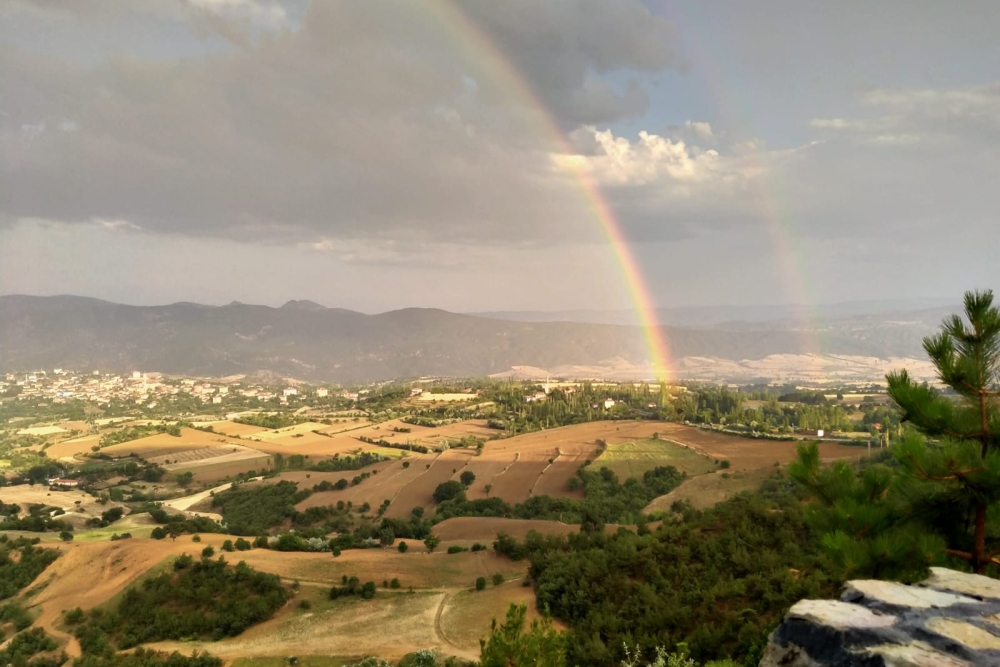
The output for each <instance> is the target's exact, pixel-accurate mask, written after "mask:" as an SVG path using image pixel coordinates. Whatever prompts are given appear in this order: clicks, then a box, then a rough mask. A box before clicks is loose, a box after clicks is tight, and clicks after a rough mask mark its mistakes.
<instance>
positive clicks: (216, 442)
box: [101, 428, 247, 458]
mask: <svg viewBox="0 0 1000 667" xmlns="http://www.w3.org/2000/svg"><path fill="white" fill-rule="evenodd" d="M246 444H247V443H245V442H240V441H239V440H232V439H229V438H226V437H225V436H223V435H219V434H218V433H206V432H205V431H198V430H196V429H192V428H184V429H181V435H180V437H176V436H172V435H169V434H167V433H158V434H157V435H150V436H147V437H145V438H139V439H138V440H130V441H128V442H123V443H121V444H117V445H111V446H110V447H105V448H103V449H102V450H101V451H102V452H103V453H105V454H110V455H112V456H129V455H130V454H137V455H138V456H141V457H142V458H149V457H157V456H166V455H168V454H177V453H179V452H186V451H190V450H192V449H202V448H205V447H225V446H230V447H231V446H233V445H237V446H240V445H246Z"/></svg>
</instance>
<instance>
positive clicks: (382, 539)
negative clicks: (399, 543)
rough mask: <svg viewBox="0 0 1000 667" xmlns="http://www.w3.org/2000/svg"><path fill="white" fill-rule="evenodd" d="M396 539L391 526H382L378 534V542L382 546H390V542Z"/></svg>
mask: <svg viewBox="0 0 1000 667" xmlns="http://www.w3.org/2000/svg"><path fill="white" fill-rule="evenodd" d="M395 541H396V535H395V534H394V533H393V532H392V528H383V529H382V530H381V531H379V534H378V543H379V544H381V545H382V546H383V547H391V546H392V543H393V542H395Z"/></svg>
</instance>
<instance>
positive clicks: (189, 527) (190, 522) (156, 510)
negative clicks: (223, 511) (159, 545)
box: [132, 503, 227, 540]
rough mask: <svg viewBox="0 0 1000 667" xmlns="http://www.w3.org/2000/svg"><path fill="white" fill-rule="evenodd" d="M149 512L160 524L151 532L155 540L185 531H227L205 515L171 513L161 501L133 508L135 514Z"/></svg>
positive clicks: (174, 535) (181, 533)
mask: <svg viewBox="0 0 1000 667" xmlns="http://www.w3.org/2000/svg"><path fill="white" fill-rule="evenodd" d="M140 512H149V516H150V517H152V519H153V521H155V522H156V523H158V524H160V525H159V526H157V527H156V528H154V529H153V532H152V533H151V534H150V537H152V538H153V539H155V540H162V539H163V538H165V537H168V536H169V537H177V536H178V535H183V534H184V533H225V532H227V531H226V529H225V528H223V527H222V526H221V525H220V524H218V523H217V522H215V521H213V520H212V519H209V518H208V517H204V516H193V517H191V518H187V517H186V516H184V515H183V514H170V513H169V512H168V511H167V510H165V509H163V507H162V506H161V505H160V504H159V503H146V504H144V505H140V506H139V507H137V508H135V509H134V510H132V513H133V514H138V513H140Z"/></svg>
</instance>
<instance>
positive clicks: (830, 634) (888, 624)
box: [760, 568, 1000, 667]
mask: <svg viewBox="0 0 1000 667" xmlns="http://www.w3.org/2000/svg"><path fill="white" fill-rule="evenodd" d="M987 666H989V667H997V666H1000V581H997V580H995V579H990V578H988V577H983V576H980V575H975V574H966V573H963V572H956V571H954V570H948V569H945V568H931V576H930V577H929V578H927V579H926V580H924V581H922V582H920V583H919V584H915V585H912V586H907V585H904V584H900V583H896V582H890V581H877V580H870V579H869V580H859V581H850V582H848V583H847V585H846V586H845V587H844V593H843V595H842V596H841V599H840V600H801V601H799V602H797V603H796V604H795V605H794V606H793V607H792V608H791V609H790V610H789V611H788V614H787V615H786V616H785V620H784V621H783V622H782V623H781V625H779V626H778V628H777V629H776V630H775V631H774V632H773V633H772V634H771V637H770V640H769V642H768V646H767V649H766V651H765V653H764V658H763V659H762V660H761V662H760V667H987Z"/></svg>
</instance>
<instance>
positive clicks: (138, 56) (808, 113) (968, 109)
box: [0, 0, 1000, 312]
mask: <svg viewBox="0 0 1000 667" xmlns="http://www.w3.org/2000/svg"><path fill="white" fill-rule="evenodd" d="M997 35H1000V11H998V9H997V6H996V0H982V1H977V0H958V1H956V2H948V3H945V2H940V1H938V0H932V1H923V0H880V1H879V2H860V1H857V2H855V1H844V2H829V1H828V0H819V1H810V0H767V1H766V2H758V3H751V2H745V1H744V0H690V1H684V2H670V1H662V2H661V1H653V0H650V1H648V2H642V1H640V0H503V1H502V2H493V1H489V2H486V1H483V0H396V1H390V0H344V1H341V0H322V1H320V0H316V1H315V2H306V1H305V0H302V1H292V0H289V1H287V2H277V1H275V0H144V1H143V2H136V1H135V0H72V1H71V2H60V1H58V0H0V293H28V294H59V293H71V294H82V295H87V296H95V297H100V298H105V299H110V300H114V301H120V302H125V303H134V304H154V303H168V302H174V301H181V300H187V301H197V302H202V303H215V304H222V303H227V302H229V301H232V300H239V301H244V302H251V303H267V304H273V305H278V304H280V303H282V302H284V301H285V300H288V299H312V300H315V301H318V302H320V303H322V304H324V305H327V306H337V307H345V308H352V309H357V310H361V311H365V312H379V311H383V310H388V309H392V308H398V307H404V306H435V307H442V308H447V309H450V310H461V311H480V310H501V309H519V310H527V309H537V310H563V309H572V308H621V307H628V306H629V304H630V300H629V293H628V290H627V286H626V285H625V282H624V280H623V277H622V275H623V274H622V271H621V268H620V266H619V265H618V263H617V260H616V259H615V254H614V251H613V249H612V247H611V246H610V245H609V242H608V236H607V234H606V232H605V231H604V229H603V227H602V223H601V221H600V219H599V218H598V217H597V216H596V214H595V209H594V206H593V205H592V202H591V201H589V200H588V198H587V196H585V193H584V189H583V187H582V186H581V175H582V178H583V180H584V181H587V182H589V183H591V184H593V185H594V186H595V187H596V188H598V190H599V193H600V197H601V198H602V199H603V200H604V201H606V203H607V205H608V207H609V209H610V210H611V211H612V212H613V216H614V218H615V219H616V221H617V224H618V225H619V226H620V229H621V232H622V234H623V235H624V237H625V238H626V239H628V240H629V246H630V249H631V252H632V253H633V254H634V255H635V257H636V258H637V260H638V262H639V264H640V265H641V272H642V274H643V276H644V277H645V280H646V282H647V283H648V286H649V289H650V293H651V296H652V300H653V301H654V302H655V303H656V304H658V305H661V306H691V305H698V304H704V305H728V304H747V303H750V304H754V303H758V304H781V303H812V304H817V303H829V302H836V301H850V300H864V299H890V298H904V297H905V298H914V297H954V298H955V299H956V300H957V298H958V296H959V295H960V293H961V292H962V291H963V290H965V289H968V288H972V287H993V288H1000V39H997Z"/></svg>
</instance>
